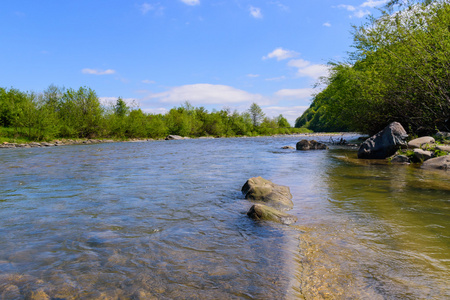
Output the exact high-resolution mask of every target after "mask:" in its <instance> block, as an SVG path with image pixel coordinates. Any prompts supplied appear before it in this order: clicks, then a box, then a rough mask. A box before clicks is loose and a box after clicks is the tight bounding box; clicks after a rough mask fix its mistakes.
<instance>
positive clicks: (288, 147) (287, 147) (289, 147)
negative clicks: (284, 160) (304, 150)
mask: <svg viewBox="0 0 450 300" xmlns="http://www.w3.org/2000/svg"><path fill="white" fill-rule="evenodd" d="M281 149H295V148H294V147H292V146H283V147H281Z"/></svg>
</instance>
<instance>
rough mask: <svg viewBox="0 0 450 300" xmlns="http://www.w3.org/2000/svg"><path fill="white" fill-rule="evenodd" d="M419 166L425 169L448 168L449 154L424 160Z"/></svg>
mask: <svg viewBox="0 0 450 300" xmlns="http://www.w3.org/2000/svg"><path fill="white" fill-rule="evenodd" d="M421 168H422V169H427V170H445V171H447V170H450V155H444V156H440V157H435V158H431V159H429V160H427V161H425V162H424V163H423V164H422V166H421Z"/></svg>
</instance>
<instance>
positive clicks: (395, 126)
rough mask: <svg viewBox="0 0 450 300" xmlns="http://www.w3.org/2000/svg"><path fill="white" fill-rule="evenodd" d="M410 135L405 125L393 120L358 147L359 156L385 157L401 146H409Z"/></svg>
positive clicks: (369, 157) (367, 157)
mask: <svg viewBox="0 0 450 300" xmlns="http://www.w3.org/2000/svg"><path fill="white" fill-rule="evenodd" d="M407 137H408V134H407V133H406V131H405V129H404V128H403V126H402V125H401V124H400V123H398V122H392V123H391V124H389V125H388V126H386V127H385V128H384V129H383V130H381V131H380V132H378V133H377V134H375V135H374V136H372V137H370V138H368V139H367V140H366V141H365V142H364V143H362V144H361V146H360V147H359V149H358V158H364V159H385V158H387V157H390V156H392V155H393V154H394V153H395V152H396V151H397V150H398V149H399V148H405V147H406V146H407V144H406V142H405V139H406V138H407Z"/></svg>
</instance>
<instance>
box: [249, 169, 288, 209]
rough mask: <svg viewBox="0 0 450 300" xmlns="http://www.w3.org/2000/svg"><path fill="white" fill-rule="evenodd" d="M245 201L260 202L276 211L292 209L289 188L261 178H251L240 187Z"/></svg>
mask: <svg viewBox="0 0 450 300" xmlns="http://www.w3.org/2000/svg"><path fill="white" fill-rule="evenodd" d="M242 193H243V194H244V195H245V199H250V200H255V201H262V202H264V203H265V204H267V205H270V206H272V207H274V208H277V209H282V210H289V209H292V208H293V207H294V203H293V202H292V200H291V199H292V194H291V192H290V190H289V187H287V186H284V185H278V184H275V183H273V182H271V181H269V180H267V179H264V178H262V177H252V178H250V179H249V180H247V182H246V183H245V184H244V186H243V187H242Z"/></svg>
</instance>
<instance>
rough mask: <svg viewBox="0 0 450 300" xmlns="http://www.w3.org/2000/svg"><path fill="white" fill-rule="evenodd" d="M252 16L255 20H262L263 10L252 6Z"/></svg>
mask: <svg viewBox="0 0 450 300" xmlns="http://www.w3.org/2000/svg"><path fill="white" fill-rule="evenodd" d="M250 15H251V16H252V17H253V18H255V19H262V17H263V15H262V13H261V9H260V8H258V7H254V6H250Z"/></svg>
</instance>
